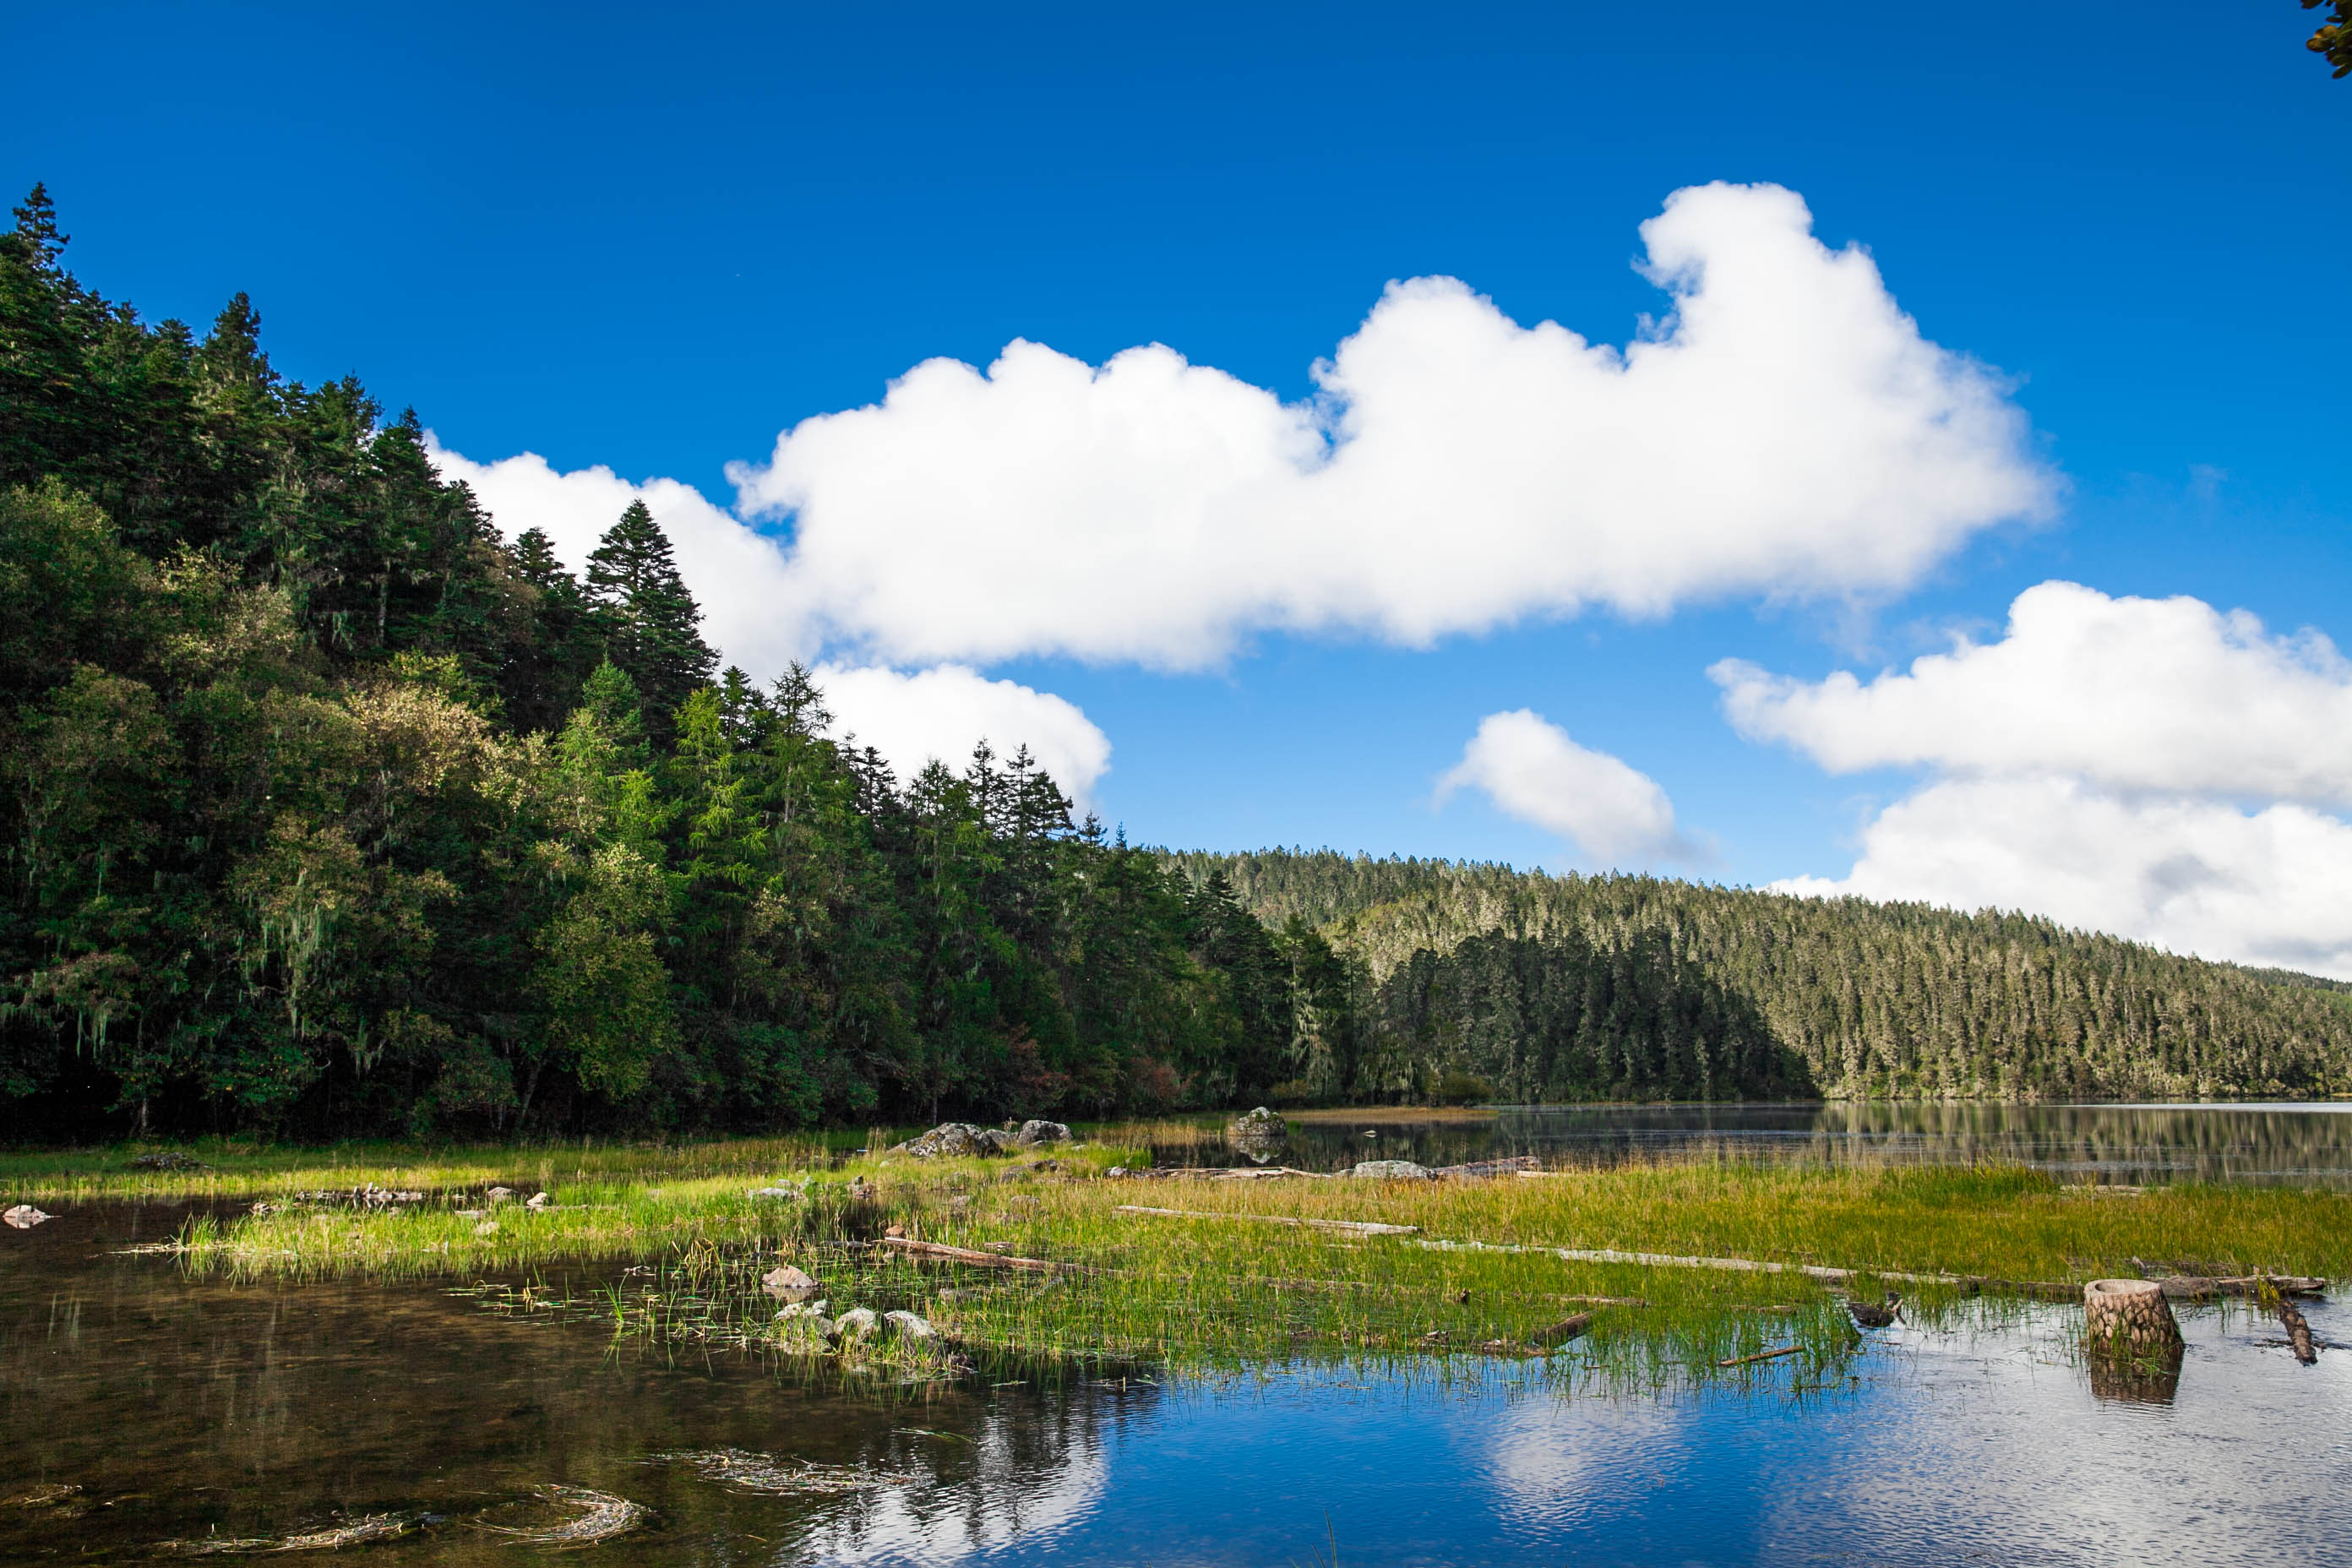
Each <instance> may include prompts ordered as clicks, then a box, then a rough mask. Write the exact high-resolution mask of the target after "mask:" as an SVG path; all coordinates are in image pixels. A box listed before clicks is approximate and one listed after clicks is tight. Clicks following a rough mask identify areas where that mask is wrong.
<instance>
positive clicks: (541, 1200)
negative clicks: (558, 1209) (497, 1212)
mask: <svg viewBox="0 0 2352 1568" xmlns="http://www.w3.org/2000/svg"><path fill="white" fill-rule="evenodd" d="M522 1206H523V1207H525V1208H527V1209H551V1208H553V1207H554V1206H555V1200H554V1199H553V1198H551V1197H549V1196H548V1195H547V1194H545V1193H533V1194H530V1202H529V1203H527V1204H525V1205H522Z"/></svg>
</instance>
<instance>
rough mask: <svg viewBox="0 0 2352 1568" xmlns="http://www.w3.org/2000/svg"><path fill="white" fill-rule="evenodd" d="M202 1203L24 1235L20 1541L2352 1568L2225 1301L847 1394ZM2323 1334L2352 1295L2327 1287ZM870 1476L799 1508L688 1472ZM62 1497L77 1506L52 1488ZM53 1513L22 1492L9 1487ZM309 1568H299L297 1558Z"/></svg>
mask: <svg viewBox="0 0 2352 1568" xmlns="http://www.w3.org/2000/svg"><path fill="white" fill-rule="evenodd" d="M179 1212H180V1211H176V1210H164V1209H156V1208H148V1209H135V1208H112V1209H105V1208H88V1207H85V1208H76V1209H72V1210H69V1211H68V1212H67V1213H66V1214H65V1215H61V1216H60V1218H59V1219H58V1221H56V1222H54V1223H52V1224H50V1225H47V1226H42V1227H41V1228H40V1229H39V1230H37V1231H35V1232H27V1233H7V1234H6V1235H5V1237H0V1433H4V1434H5V1436H0V1464H5V1468H0V1477H5V1479H0V1504H5V1506H0V1561H5V1562H8V1563H20V1562H35V1561H41V1560H46V1559H48V1558H51V1557H57V1556H64V1555H72V1556H76V1557H79V1558H84V1559H90V1560H96V1561H140V1560H146V1559H148V1558H150V1557H152V1555H153V1548H154V1544H155V1543H156V1542H165V1541H171V1540H194V1541H198V1542H202V1541H205V1540H206V1539H211V1538H217V1537H239V1538H252V1539H261V1538H283V1537H284V1536H286V1535H288V1534H289V1533H291V1532H295V1531H311V1530H318V1529H320V1528H322V1527H324V1526H327V1525H331V1524H333V1523H335V1522H338V1521H344V1522H348V1521H353V1520H356V1519H360V1518H362V1517H363V1516H366V1515H369V1514H375V1513H383V1514H402V1515H408V1514H417V1515H429V1516H433V1521H429V1522H426V1523H425V1524H424V1525H423V1526H422V1527H421V1528H418V1529H416V1530H414V1531H411V1532H410V1533H408V1534H406V1535H404V1536H403V1537H401V1538H399V1539H396V1540H391V1541H384V1542H376V1543H372V1544H365V1545H355V1546H352V1547H350V1548H347V1549H346V1553H345V1554H346V1555H348V1554H351V1553H359V1554H361V1555H362V1557H363V1560H364V1561H366V1562H368V1563H499V1564H512V1563H523V1562H528V1561H533V1560H536V1557H535V1551H536V1549H534V1548H532V1547H530V1546H529V1545H526V1544H523V1543H521V1542H520V1541H519V1540H517V1539H515V1538H510V1537H502V1536H499V1535H496V1534H492V1533H490V1532H488V1531H487V1530H485V1529H483V1528H480V1527H481V1526H483V1525H486V1524H497V1523H510V1522H513V1521H519V1520H521V1519H523V1518H525V1517H526V1515H527V1512H528V1510H529V1509H530V1507H532V1506H535V1505H534V1503H533V1501H532V1500H533V1499H534V1498H535V1496H536V1495H537V1489H540V1488H541V1487H544V1486H547V1485H550V1484H562V1485H566V1486H572V1487H579V1488H585V1489H592V1490H593V1491H595V1492H598V1493H601V1494H604V1495H605V1496H609V1497H614V1498H618V1499H624V1500H627V1501H629V1502H633V1503H635V1504H638V1505H642V1506H643V1507H644V1508H645V1509H646V1510H648V1512H647V1515H646V1519H645V1521H644V1522H643V1523H642V1524H641V1525H639V1526H637V1527H636V1528H634V1529H633V1530H631V1531H628V1532H627V1533H625V1534H623V1535H620V1536H617V1537H615V1538H614V1539H612V1540H610V1541H608V1542H604V1543H603V1544H601V1545H596V1546H593V1547H589V1548H585V1549H583V1551H582V1552H579V1553H577V1554H576V1556H575V1557H574V1559H573V1560H575V1561H578V1562H581V1563H612V1564H628V1565H632V1568H634V1565H640V1564H643V1565H652V1564H662V1565H670V1564H679V1565H684V1564H695V1565H702V1568H709V1565H727V1564H738V1563H742V1564H749V1563H761V1564H773V1565H779V1568H782V1565H796V1564H818V1563H873V1564H902V1563H903V1564H917V1563H921V1564H950V1563H958V1564H961V1563H975V1564H979V1563H987V1564H1024V1563H1055V1564H1063V1563H1081V1564H1083V1563H1106V1564H1108V1563H1143V1562H1152V1563H1204V1564H1228V1563H1230V1564H1234V1565H1237V1568H1238V1565H1241V1564H1268V1563H1304V1562H1308V1561H1312V1560H1315V1559H1316V1558H1318V1557H1319V1556H1328V1552H1329V1551H1330V1547H1331V1545H1332V1543H1334V1542H1336V1544H1337V1546H1338V1549H1339V1556H1340V1558H1341V1559H1342V1560H1343V1561H1346V1562H1348V1563H1364V1564H1380V1563H1397V1564H1405V1563H1560V1562H1564V1561H1565V1562H1576V1563H1751V1562H1762V1563H1814V1562H1822V1561H1838V1562H1870V1563H1949V1562H1954V1561H1961V1560H1970V1559H1974V1560H1981V1561H1991V1562H2000V1563H2086V1562H2093V1561H2097V1562H2102V1563H2105V1562H2109V1561H2113V1560H2115V1559H2116V1557H2117V1556H2125V1557H2128V1556H2130V1555H2133V1554H2135V1553H2140V1554H2146V1555H2150V1556H2153V1555H2157V1554H2158V1553H2159V1552H2161V1553H2162V1554H2163V1555H2165V1556H2168V1557H2171V1556H2181V1557H2187V1558H2189V1559H2191V1560H2197V1561H2207V1562H2219V1563H2230V1562H2240V1561H2248V1562H2251V1561H2255V1560H2260V1561H2262V1562H2263V1563H2273V1564H2275V1563H2323V1562H2328V1561H2340V1560H2341V1557H2340V1543H2341V1542H2342V1541H2343V1540H2344V1539H2345V1538H2346V1532H2347V1530H2352V1354H2346V1353H2344V1352H2326V1353H2325V1354H2323V1355H2322V1356H2321V1357H2320V1360H2319V1363H2318V1364H2317V1365H2315V1366H2311V1367H2304V1366H2299V1365H2297V1364H2296V1363H2294V1359H2293V1357H2292V1354H2291V1353H2290V1352H2288V1351H2287V1350H2286V1349H2285V1348H2284V1346H2281V1345H2277V1344H2274V1343H2273V1341H2274V1340H2275V1339H2276V1338H2277V1329H2276V1326H2275V1324H2273V1323H2272V1322H2270V1321H2268V1320H2265V1319H2263V1318H2261V1317H2259V1316H2256V1315H2254V1314H2252V1313H2250V1312H2247V1311H2244V1310H2231V1311H2230V1312H2226V1313H2225V1312H2224V1310H2221V1309H2220V1308H2218V1307H2212V1306H2204V1307H2193V1308H2188V1309H2187V1310H2184V1311H2183V1313H2182V1320H2183V1321H2182V1326H2183V1329H2184V1331H2185V1332H2186V1335H2187V1339H2188V1346H2187V1350H2186V1352H2185V1354H2184V1358H2183V1364H2182V1367H2181V1371H2180V1373H2179V1379H2178V1385H2177V1389H2176V1390H2174V1391H2171V1393H2170V1394H2169V1396H2168V1399H2167V1400H2165V1401H2163V1402H2159V1403H2154V1404H2147V1403H2137V1402H2133V1401H2134V1400H2135V1399H2136V1398H2137V1395H2135V1394H2134V1393H2133V1391H2130V1390H2123V1391H2120V1392H2122V1393H2124V1394H2126V1396H2127V1397H2126V1402H2123V1403H2117V1402H2116V1401H2115V1400H2113V1399H2110V1398H2105V1397H2102V1396H2101V1395H2102V1394H2115V1393H2117V1392H2118V1391H2117V1390H2115V1389H2100V1388H2098V1387H2096V1386H2095V1384H2094V1383H2093V1381H2092V1377H2091V1374H2090V1373H2089V1371H2088V1369H2086V1368H2085V1367H2084V1366H2083V1365H2081V1364H2079V1363H2078V1362H2077V1361H2076V1359H2075V1358H2074V1356H2073V1355H2072V1354H2071V1352H2069V1350H2068V1348H2067V1346H2068V1335H2069V1333H2070V1331H2071V1325H2072V1314H2069V1313H2067V1312H2065V1311H2064V1310H2062V1309H2050V1308H2032V1309H2021V1310H2022V1311H2023V1312H2024V1314H2025V1315H2024V1316H2022V1317H2021V1318H2016V1319H2011V1320H2006V1321H2000V1322H1998V1323H1995V1322H1993V1321H1991V1320H1988V1321H1987V1322H1988V1325H1989V1326H1985V1327H1982V1328H1980V1329H1979V1330H1978V1331H1973V1332H1968V1331H1964V1332H1959V1333H1951V1334H1943V1335H1929V1334H1926V1333H1923V1332H1920V1331H1916V1330H1915V1329H1911V1328H1898V1329H1896V1330H1895V1331H1892V1332H1890V1333H1888V1334H1885V1335H1884V1336H1880V1337H1876V1338H1874V1342H1873V1343H1874V1348H1873V1349H1872V1350H1871V1351H1870V1352H1868V1353H1867V1354H1865V1355H1864V1357H1863V1359H1862V1362H1861V1363H1860V1371H1861V1375H1860V1376H1859V1377H1858V1378H1857V1379H1855V1380H1854V1381H1853V1382H1851V1383H1848V1382H1843V1381H1841V1382H1839V1383H1837V1384H1834V1385H1833V1386H1830V1387H1826V1388H1822V1387H1814V1388H1806V1389H1798V1388H1795V1387H1793V1386H1792V1384H1791V1382H1790V1377H1789V1376H1788V1375H1784V1374H1783V1373H1782V1372H1781V1371H1780V1370H1777V1369H1776V1370H1774V1371H1772V1372H1770V1373H1768V1374H1764V1375H1759V1378H1758V1379H1757V1381H1756V1383H1755V1384H1754V1386H1753V1389H1752V1391H1751V1392H1748V1393H1745V1394H1741V1393H1718V1394H1706V1395H1703V1396H1700V1395H1693V1396H1684V1397H1671V1398H1669V1397H1662V1398H1655V1399H1630V1398H1628V1399H1608V1398H1598V1397H1588V1396H1575V1397H1569V1398H1563V1397H1561V1396H1560V1394H1559V1389H1558V1387H1557V1386H1556V1385H1554V1384H1547V1383H1545V1382H1544V1381H1543V1380H1542V1377H1541V1374H1540V1373H1539V1371H1538V1369H1536V1368H1535V1367H1533V1366H1529V1365H1521V1364H1519V1363H1502V1364H1500V1365H1493V1364H1491V1363H1482V1364H1486V1371H1485V1372H1484V1373H1482V1375H1481V1377H1476V1378H1472V1379H1471V1380H1469V1381H1467V1382H1465V1381H1463V1380H1461V1379H1458V1378H1457V1379H1454V1380H1451V1381H1449V1380H1447V1379H1445V1378H1444V1377H1441V1376H1437V1375H1428V1374H1424V1375H1416V1376H1413V1377H1399V1376H1391V1375H1384V1374H1372V1373H1365V1372H1363V1371H1361V1370H1357V1369H1346V1368H1341V1369H1326V1370H1322V1371H1300V1372H1273V1373H1266V1374H1264V1375H1258V1376H1252V1377H1244V1378H1236V1379H1233V1380H1230V1381H1227V1382H1223V1383H1214V1384H1206V1383H1203V1384H1188V1385H1184V1386H1177V1387H1169V1388H1155V1387H1152V1386H1150V1385H1148V1384H1139V1383H1129V1384H1124V1385H1114V1384H1095V1385H1083V1386H1072V1387H1063V1388H1058V1389H1039V1388H1035V1387H1030V1386H1020V1387H1008V1388H999V1389H987V1388H973V1387H960V1388H953V1389H940V1388H936V1387H915V1388H900V1389H880V1390H873V1389H868V1390H866V1391H864V1392H844V1391H842V1390H839V1389H825V1388H820V1387H811V1386H807V1385H804V1384H798V1383H795V1382H793V1381H792V1380H790V1379H787V1378H781V1377H778V1376H776V1375H774V1374H773V1373H772V1371H771V1370H770V1369H768V1368H767V1367H765V1366H763V1365H762V1364H761V1363H757V1362H753V1361H748V1360H745V1359H741V1358H738V1357H724V1358H720V1359H714V1360H706V1359H702V1358H701V1357H700V1356H699V1355H696V1356H693V1357H682V1358H680V1359H677V1360H675V1361H673V1360H669V1359H666V1358H663V1357H660V1356H646V1355H641V1354H637V1353H634V1352H632V1353H628V1354H620V1355H616V1354H614V1353H612V1352H610V1351H609V1350H608V1349H607V1347H606V1346H605V1345H604V1343H603V1342H602V1341H601V1338H600V1336H599V1335H598V1334H597V1333H596V1332H595V1331H593V1329H591V1328H586V1327H584V1326H583V1325H581V1324H578V1323H572V1324H568V1325H565V1324H557V1323H552V1322H546V1321H516V1320H512V1319H508V1318H503V1317H499V1316H496V1315H494V1314H490V1313H488V1312H484V1311H482V1310H479V1309H478V1307H477V1306H476V1305H474V1304H473V1303H472V1302H471V1301H469V1300H465V1299H461V1298H456V1297H451V1296H448V1295H444V1294H441V1293H439V1292H437V1291H434V1290H431V1289H416V1288H401V1289H373V1288H350V1287H340V1286H338V1287H283V1286H272V1287H256V1288H236V1287H233V1286H229V1285H226V1284H224V1283H221V1282H218V1281H211V1280H204V1279H187V1278H184V1277H183V1276H181V1275H180V1274H179V1273H177V1272H176V1271H175V1270H174V1269H173V1267H172V1266H171V1265H170V1263H169V1262H168V1260H164V1259H160V1258H125V1257H120V1256H115V1255H113V1249H114V1248H116V1247H120V1246H121V1245H122V1244H123V1243H124V1242H125V1241H129V1240H134V1239H141V1238H145V1237H153V1236H155V1235H158V1234H168V1233H169V1231H171V1230H172V1229H173V1228H175V1226H176V1224H177V1220H178V1218H179ZM2309 1313H2310V1316H2311V1318H2312V1321H2313V1327H2314V1329H2315V1331H2317V1332H2318V1334H2319V1335H2320V1337H2321V1338H2322V1339H2323V1340H2324V1341H2326V1340H2340V1339H2346V1338H2352V1313H2345V1312H2341V1311H2339V1310H2338V1309H2336V1307H2334V1306H2333V1305H2332V1304H2321V1305H2315V1306H2314V1307H2312V1308H2310V1309H2309ZM721 1450H732V1451H734V1452H735V1453H737V1454H738V1455H739V1456H766V1457H769V1458H772V1459H773V1460H774V1461H776V1462H777V1468H778V1469H780V1470H786V1471H788V1470H790V1469H792V1468H794V1467H798V1466H802V1465H809V1466H816V1467H823V1468H824V1474H825V1475H827V1476H829V1477H844V1476H846V1477H852V1478H855V1477H867V1478H872V1479H874V1480H875V1481H876V1482H877V1484H875V1485H873V1486H871V1487H868V1488H866V1489H853V1490H847V1491H839V1490H833V1491H827V1492H824V1493H823V1494H821V1495H799V1496H796V1495H791V1494H790V1493H789V1492H780V1491H778V1490H777V1489H775V1487H774V1486H773V1485H772V1484H771V1483H768V1482H763V1481H762V1480H761V1473H759V1472H751V1475H752V1479H753V1484H730V1481H729V1479H728V1471H727V1469H726V1468H725V1467H724V1466H713V1465H709V1464H697V1463H691V1462H687V1461H686V1460H684V1459H683V1458H680V1456H691V1455H706V1456H707V1455H710V1454H714V1453H718V1452H719V1451H721ZM44 1489H47V1493H46V1495H43V1493H44ZM16 1499H26V1500H27V1501H25V1502H13V1501H10V1500H16ZM273 1560H275V1559H273Z"/></svg>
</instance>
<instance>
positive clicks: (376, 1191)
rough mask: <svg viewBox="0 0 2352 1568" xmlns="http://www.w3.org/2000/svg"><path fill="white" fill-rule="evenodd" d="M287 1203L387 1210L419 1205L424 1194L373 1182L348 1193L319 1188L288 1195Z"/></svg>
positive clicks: (338, 1189)
mask: <svg viewBox="0 0 2352 1568" xmlns="http://www.w3.org/2000/svg"><path fill="white" fill-rule="evenodd" d="M288 1201H289V1202H291V1203H298V1204H332V1205H336V1206H337V1207H339V1208H355V1209H388V1208H396V1207H398V1206H399V1205H402V1204H421V1203H423V1202H424V1201H425V1194H423V1193H420V1192H416V1191H415V1190H413V1189H410V1188H404V1187H379V1186H377V1185H376V1184H374V1183H373V1182H366V1183H362V1184H361V1185H359V1186H356V1187H353V1188H352V1189H350V1190H349V1191H348V1192H347V1191H345V1190H343V1189H342V1188H340V1187H331V1188H320V1189H318V1190H314V1191H311V1192H307V1193H293V1194H289V1197H288Z"/></svg>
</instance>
